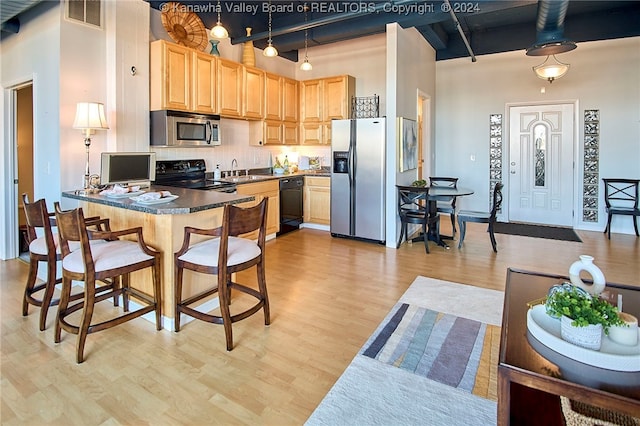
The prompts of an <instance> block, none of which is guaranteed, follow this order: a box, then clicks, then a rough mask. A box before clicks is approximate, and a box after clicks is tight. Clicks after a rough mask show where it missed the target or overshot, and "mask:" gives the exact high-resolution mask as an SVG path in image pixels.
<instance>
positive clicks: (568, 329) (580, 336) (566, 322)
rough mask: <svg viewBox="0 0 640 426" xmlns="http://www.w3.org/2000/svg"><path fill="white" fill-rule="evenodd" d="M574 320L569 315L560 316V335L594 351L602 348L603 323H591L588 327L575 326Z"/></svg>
mask: <svg viewBox="0 0 640 426" xmlns="http://www.w3.org/2000/svg"><path fill="white" fill-rule="evenodd" d="M572 322H573V320H572V319H571V318H569V317H566V316H564V315H563V316H562V318H560V336H561V337H562V339H563V340H566V341H567V342H569V343H572V344H574V345H577V346H581V347H583V348H587V349H593V350H594V351H598V350H600V344H601V343H602V324H596V325H593V324H590V325H588V326H586V327H575V326H573V325H571V323H572Z"/></svg>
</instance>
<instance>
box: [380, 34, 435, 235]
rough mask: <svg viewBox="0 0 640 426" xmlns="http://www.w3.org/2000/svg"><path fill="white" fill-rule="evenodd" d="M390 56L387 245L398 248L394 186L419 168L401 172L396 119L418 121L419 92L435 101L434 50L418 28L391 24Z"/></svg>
mask: <svg viewBox="0 0 640 426" xmlns="http://www.w3.org/2000/svg"><path fill="white" fill-rule="evenodd" d="M387 53H388V54H387V75H386V85H387V100H386V101H387V178H386V191H387V196H386V198H387V199H386V238H387V243H386V245H387V247H396V243H397V238H398V235H399V229H400V221H399V219H398V213H397V211H396V210H397V207H396V206H397V201H396V197H397V193H396V192H397V191H396V187H395V185H396V184H410V183H411V182H413V181H414V180H415V179H416V178H417V176H418V175H417V173H418V172H417V169H413V170H408V171H406V172H403V173H400V172H399V171H398V155H397V154H398V153H397V146H398V143H399V142H398V140H397V133H396V120H397V117H405V118H409V119H412V120H416V119H417V115H418V94H419V93H421V94H423V95H427V96H431V97H432V98H433V94H434V92H435V65H434V64H435V51H434V50H433V48H432V47H431V46H430V45H429V44H427V42H426V41H425V40H424V39H423V38H422V36H421V35H420V34H419V33H418V31H417V30H416V29H415V28H409V29H406V30H405V29H402V28H401V27H400V26H399V25H398V24H388V25H387ZM426 119H429V118H427V117H425V120H426ZM431 120H433V118H431ZM428 127H429V128H433V126H428Z"/></svg>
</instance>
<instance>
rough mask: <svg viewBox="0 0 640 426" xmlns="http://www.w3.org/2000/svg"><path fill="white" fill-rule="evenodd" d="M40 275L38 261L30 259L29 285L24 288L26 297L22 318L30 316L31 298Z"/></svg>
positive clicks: (23, 299)
mask: <svg viewBox="0 0 640 426" xmlns="http://www.w3.org/2000/svg"><path fill="white" fill-rule="evenodd" d="M37 275H38V261H37V260H35V259H33V258H31V259H29V275H28V276H27V284H26V285H25V288H24V297H23V298H22V316H23V317H26V316H27V315H28V314H29V301H28V300H29V298H30V297H31V294H33V288H34V287H35V285H36V279H37Z"/></svg>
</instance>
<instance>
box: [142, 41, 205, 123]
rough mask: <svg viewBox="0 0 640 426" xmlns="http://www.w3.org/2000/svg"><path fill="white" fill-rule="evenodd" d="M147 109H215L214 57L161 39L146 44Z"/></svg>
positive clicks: (196, 110) (192, 110) (203, 110)
mask: <svg viewBox="0 0 640 426" xmlns="http://www.w3.org/2000/svg"><path fill="white" fill-rule="evenodd" d="M150 69H151V73H150V79H149V85H150V96H149V109H150V110H151V111H157V110H162V109H172V110H177V111H190V112H199V113H203V114H215V113H217V105H216V69H217V59H216V57H214V56H211V55H209V54H207V53H204V52H199V51H196V50H194V49H189V48H187V47H184V46H180V45H178V44H175V43H169V42H167V41H165V40H158V41H154V42H153V43H151V47H150Z"/></svg>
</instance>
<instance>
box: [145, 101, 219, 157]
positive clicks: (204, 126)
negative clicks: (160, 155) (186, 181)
mask: <svg viewBox="0 0 640 426" xmlns="http://www.w3.org/2000/svg"><path fill="white" fill-rule="evenodd" d="M220 144H221V140H220V116H219V115H207V114H195V113H189V112H182V111H172V110H161V111H151V145H152V146H167V147H177V148H180V147H182V148H192V147H207V146H217V145H220Z"/></svg>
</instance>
